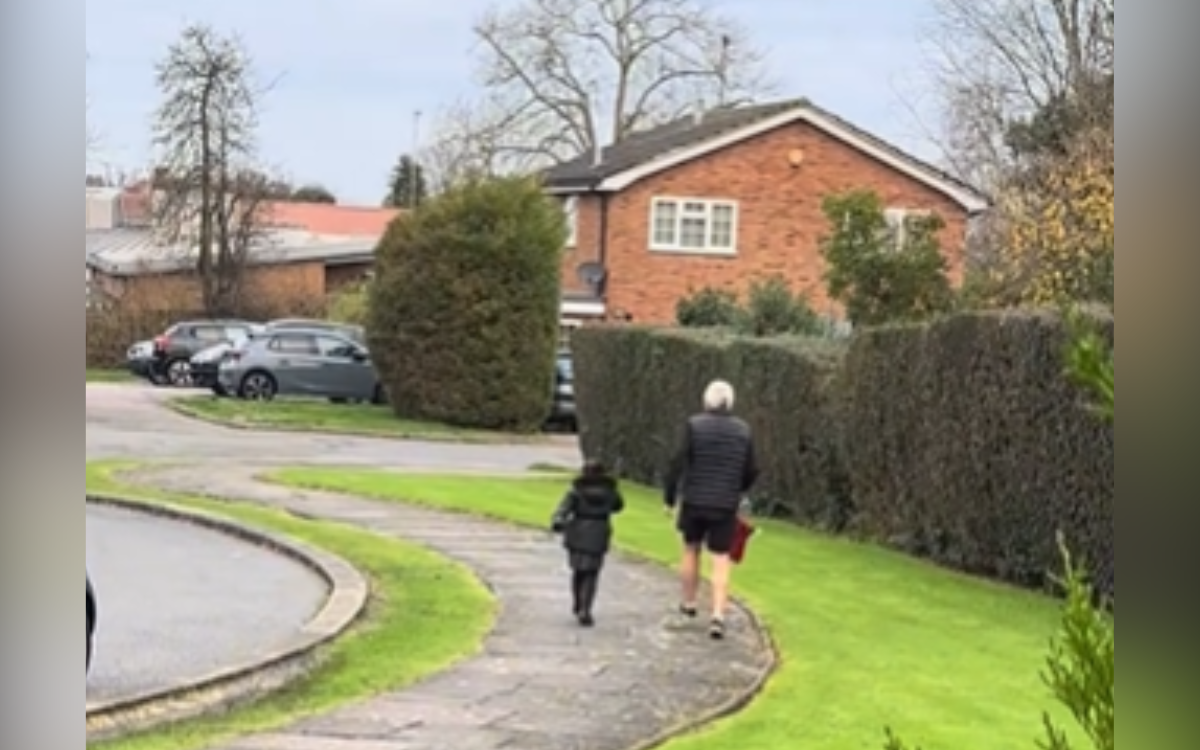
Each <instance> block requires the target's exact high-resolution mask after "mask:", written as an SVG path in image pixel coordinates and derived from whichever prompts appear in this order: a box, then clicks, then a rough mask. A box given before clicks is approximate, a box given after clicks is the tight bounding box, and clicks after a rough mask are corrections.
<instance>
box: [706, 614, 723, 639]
mask: <svg viewBox="0 0 1200 750" xmlns="http://www.w3.org/2000/svg"><path fill="white" fill-rule="evenodd" d="M708 637H709V638H712V639H713V640H714V641H723V640H725V621H724V620H721V619H719V618H717V617H714V618H713V621H712V622H711V623H710V624H709V626H708Z"/></svg>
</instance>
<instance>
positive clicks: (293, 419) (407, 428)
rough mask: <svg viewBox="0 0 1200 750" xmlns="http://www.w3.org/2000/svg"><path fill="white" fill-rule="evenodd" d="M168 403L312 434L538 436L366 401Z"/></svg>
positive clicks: (189, 399) (207, 416)
mask: <svg viewBox="0 0 1200 750" xmlns="http://www.w3.org/2000/svg"><path fill="white" fill-rule="evenodd" d="M167 404H168V405H169V406H170V408H172V409H173V410H175V411H176V412H177V413H179V414H182V415H183V416H186V417H191V418H193V419H200V420H203V421H206V422H211V423H213V424H218V425H222V426H224V427H234V428H239V429H260V430H282V431H288V432H313V433H324V434H332V435H349V436H360V437H382V438H393V439H397V440H428V441H437V442H455V443H497V442H505V443H512V442H534V441H538V440H540V439H542V438H541V437H540V436H537V435H510V434H501V433H490V432H482V431H474V430H461V429H456V428H454V427H448V426H446V425H440V424H433V423H428V422H412V421H407V420H402V419H397V418H396V415H395V414H393V413H392V411H391V410H390V409H388V408H387V407H383V406H374V405H367V404H331V403H328V402H324V401H315V400H309V399H278V400H276V401H271V402H259V401H243V400H241V399H235V398H217V397H215V396H208V395H204V396H184V397H182V398H177V399H171V400H169V401H168V402H167Z"/></svg>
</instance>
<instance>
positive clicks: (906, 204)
mask: <svg viewBox="0 0 1200 750" xmlns="http://www.w3.org/2000/svg"><path fill="white" fill-rule="evenodd" d="M545 185H546V189H547V191H548V192H549V193H550V194H551V195H554V196H556V197H558V198H560V199H561V200H562V202H563V207H564V210H565V211H566V212H567V216H568V222H569V224H570V227H571V230H570V231H571V239H570V242H569V243H568V244H569V247H568V248H567V249H566V255H565V257H564V261H563V283H564V288H565V290H566V303H565V306H564V307H565V311H566V312H567V313H568V314H572V313H573V314H575V315H576V316H578V317H579V318H592V317H617V318H623V319H632V320H634V321H636V322H639V323H652V324H670V323H672V322H674V317H675V307H676V304H677V303H678V301H679V300H680V299H681V298H683V297H686V296H687V295H689V294H690V293H693V292H695V291H697V290H699V289H702V288H706V287H717V288H726V289H732V290H735V291H739V292H741V291H744V290H745V288H746V287H747V286H748V285H749V284H750V283H752V282H753V281H754V280H755V279H758V278H762V277H764V276H768V275H774V274H782V275H783V276H784V277H785V278H786V279H787V280H788V281H789V282H791V284H792V285H793V287H794V288H795V289H796V290H798V291H805V292H806V293H808V294H809V295H810V297H811V300H812V302H813V304H814V307H815V308H816V309H817V310H818V311H819V312H822V313H826V314H829V315H831V316H834V317H836V316H837V315H838V310H837V309H836V306H835V305H833V304H832V303H830V301H829V300H828V297H827V295H826V294H825V291H824V282H823V276H824V268H823V262H822V260H821V258H820V253H819V242H820V240H821V238H822V237H823V236H824V235H825V234H826V232H827V222H826V220H825V217H824V215H823V213H822V210H821V204H822V201H823V199H824V198H825V197H826V196H829V195H832V194H837V193H841V192H845V191H849V190H856V189H870V190H873V191H875V192H876V193H878V194H879V195H880V197H881V198H882V199H883V200H884V201H885V202H886V205H888V206H889V207H890V209H891V210H889V214H888V215H889V219H891V220H893V221H896V222H901V221H902V220H903V216H904V214H905V213H907V212H912V211H934V212H936V213H937V214H939V215H940V216H941V217H942V218H943V219H945V221H946V225H947V226H946V230H945V232H944V233H943V236H942V238H941V240H942V246H943V248H944V250H945V252H946V254H947V259H948V260H949V264H950V267H951V269H952V275H953V276H954V277H955V278H956V279H961V273H962V267H963V249H964V245H965V241H966V230H967V226H968V223H969V221H970V219H971V218H972V217H974V216H977V215H979V214H980V213H982V212H983V211H985V210H986V209H987V208H988V202H987V199H986V198H985V197H984V196H983V195H981V194H980V193H979V192H978V191H976V190H974V189H973V188H971V187H970V186H969V185H966V184H964V183H962V182H959V181H958V180H956V179H954V178H952V177H951V176H949V175H947V174H945V173H944V172H942V171H940V170H938V169H936V168H935V167H933V166H931V165H929V164H926V163H924V162H922V161H920V160H918V159H916V158H915V157H913V156H910V155H908V154H905V153H904V152H902V151H900V150H899V149H897V148H895V147H893V146H890V145H888V144H886V143H884V142H883V141H881V140H880V139H878V138H876V137H874V136H871V135H870V134H868V133H865V132H863V131H862V130H860V129H858V128H856V127H854V126H853V125H851V124H849V123H847V122H846V121H845V120H842V119H841V118H838V117H836V116H834V115H833V114H831V113H829V112H827V111H825V110H823V109H820V108H818V107H816V106H814V105H813V104H811V103H809V102H806V101H789V102H782V103H776V104H768V105H756V106H751V107H742V108H730V109H720V110H715V111H711V112H707V113H705V114H703V115H697V116H693V117H689V118H686V119H683V120H679V121H676V122H673V123H669V124H667V125H664V126H661V127H659V128H656V129H653V130H650V131H647V132H644V133H640V134H637V135H634V136H631V137H629V138H628V139H626V140H625V141H622V142H621V143H619V144H617V145H615V146H612V147H610V148H607V149H603V150H602V151H600V152H599V153H597V154H595V155H585V156H582V157H580V158H579V159H577V160H575V161H573V162H570V163H567V164H563V165H561V166H558V167H555V168H553V169H551V170H549V171H548V172H547V173H546V175H545Z"/></svg>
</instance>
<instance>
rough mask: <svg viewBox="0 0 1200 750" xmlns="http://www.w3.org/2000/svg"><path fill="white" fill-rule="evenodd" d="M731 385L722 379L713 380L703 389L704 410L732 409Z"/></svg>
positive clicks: (732, 394) (732, 395)
mask: <svg viewBox="0 0 1200 750" xmlns="http://www.w3.org/2000/svg"><path fill="white" fill-rule="evenodd" d="M733 398H734V393H733V386H732V385H730V384H729V383H726V382H725V381H724V380H714V381H713V382H711V383H709V384H708V387H707V388H705V389H704V409H705V411H733Z"/></svg>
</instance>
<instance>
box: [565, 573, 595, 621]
mask: <svg viewBox="0 0 1200 750" xmlns="http://www.w3.org/2000/svg"><path fill="white" fill-rule="evenodd" d="M599 590H600V571H599V570H577V571H575V572H574V573H572V574H571V600H572V601H573V602H574V603H575V610H574V611H575V614H577V615H590V614H591V613H592V608H593V607H594V606H595V605H596V594H597V592H599Z"/></svg>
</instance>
